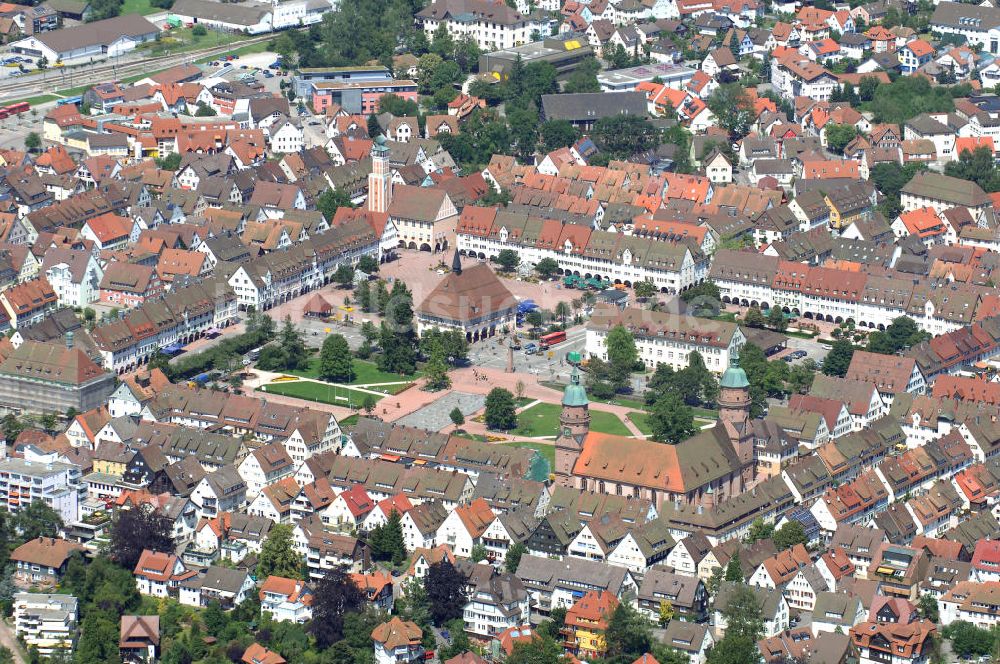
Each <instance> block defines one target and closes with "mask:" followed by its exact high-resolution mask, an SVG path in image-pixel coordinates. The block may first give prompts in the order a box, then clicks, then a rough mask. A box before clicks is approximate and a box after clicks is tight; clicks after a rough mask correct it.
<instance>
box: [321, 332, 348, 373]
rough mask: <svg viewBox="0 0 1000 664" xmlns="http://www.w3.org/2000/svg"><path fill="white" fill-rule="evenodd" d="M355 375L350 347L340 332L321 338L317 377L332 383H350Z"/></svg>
mask: <svg viewBox="0 0 1000 664" xmlns="http://www.w3.org/2000/svg"><path fill="white" fill-rule="evenodd" d="M356 376H357V373H356V372H355V371H354V358H353V357H352V356H351V347H350V346H349V345H348V344H347V339H346V338H345V337H344V335H342V334H331V335H330V336H328V337H327V338H326V339H324V340H323V347H322V349H321V350H320V353H319V377H320V378H321V379H323V380H328V381H330V382H333V383H350V382H351V381H352V380H354V378H355V377H356Z"/></svg>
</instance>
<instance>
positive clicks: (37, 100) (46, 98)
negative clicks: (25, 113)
mask: <svg viewBox="0 0 1000 664" xmlns="http://www.w3.org/2000/svg"><path fill="white" fill-rule="evenodd" d="M57 99H59V97H57V96H56V95H38V96H36V97H25V98H24V99H15V100H13V101H8V102H4V105H6V106H9V105H11V104H20V103H21V102H22V101H26V102H28V103H29V104H31V105H32V106H38V105H39V104H44V103H46V102H50V101H55V100H57Z"/></svg>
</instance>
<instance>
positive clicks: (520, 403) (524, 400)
mask: <svg viewBox="0 0 1000 664" xmlns="http://www.w3.org/2000/svg"><path fill="white" fill-rule="evenodd" d="M534 401H537V399H532V398H531V397H521V398H518V397H514V405H515V406H517V407H518V408H524V407H525V406H527V405H528V404H529V403H532V402H534Z"/></svg>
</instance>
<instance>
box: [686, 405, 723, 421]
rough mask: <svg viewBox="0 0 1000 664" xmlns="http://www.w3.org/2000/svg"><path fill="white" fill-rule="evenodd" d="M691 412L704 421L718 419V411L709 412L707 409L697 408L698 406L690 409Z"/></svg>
mask: <svg viewBox="0 0 1000 664" xmlns="http://www.w3.org/2000/svg"><path fill="white" fill-rule="evenodd" d="M691 410H692V412H694V416H695V417H701V418H703V419H706V420H717V419H719V411H717V410H709V409H708V408H699V407H698V406H692V407H691Z"/></svg>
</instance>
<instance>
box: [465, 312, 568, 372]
mask: <svg viewBox="0 0 1000 664" xmlns="http://www.w3.org/2000/svg"><path fill="white" fill-rule="evenodd" d="M519 333H520V334H519V339H520V343H521V346H522V348H521V350H515V351H514V370H515V371H517V372H524V373H530V374H532V375H534V376H535V377H536V379H537V380H539V381H543V380H557V381H565V380H566V379H567V377H568V375H569V366H568V365H567V364H566V362H565V357H566V353H570V352H577V353H581V354H582V353H583V348H584V345H585V342H586V336H587V330H586V328H585V327H583V326H582V325H580V326H577V327H572V328H570V329H569V330H567V332H566V341H564V342H563V343H561V344H556V345H555V346H552V348H550V349H549V350H548V351H543V352H540V353H536V354H534V355H528V354H527V353H525V352H524V346H525V345H527V344H528V343H531V342H530V340H529V339H528V338H527V334H526V333H525V331H524V329H523V328H522V329H520V330H519ZM469 360H470V361H471V362H472V365H473V366H475V367H482V368H488V369H505V368H506V367H507V342H506V339H505V338H503V337H495V338H493V339H489V340H487V341H486V342H479V343H475V344H470V346H469Z"/></svg>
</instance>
